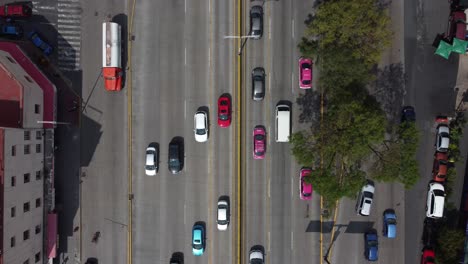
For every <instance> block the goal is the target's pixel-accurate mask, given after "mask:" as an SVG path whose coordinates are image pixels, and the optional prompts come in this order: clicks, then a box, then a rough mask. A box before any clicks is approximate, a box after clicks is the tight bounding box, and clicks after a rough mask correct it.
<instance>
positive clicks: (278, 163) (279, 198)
mask: <svg viewBox="0 0 468 264" xmlns="http://www.w3.org/2000/svg"><path fill="white" fill-rule="evenodd" d="M273 142H274V141H273ZM271 150H272V151H271V156H272V157H271V172H272V174H271V183H270V184H271V186H270V188H271V199H270V208H271V212H270V214H269V215H268V217H269V218H270V222H271V227H270V232H271V239H270V240H271V248H269V258H270V263H272V264H274V263H291V260H292V257H293V256H292V250H293V248H294V243H293V241H294V229H293V226H292V222H293V220H292V212H291V211H292V209H291V202H292V200H293V197H292V196H293V190H292V187H293V184H292V181H291V180H292V179H291V175H292V170H293V169H292V157H291V156H290V152H289V144H288V143H276V142H274V143H273V146H272V147H271ZM301 243H302V242H301Z"/></svg>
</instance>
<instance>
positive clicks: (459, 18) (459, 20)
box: [445, 10, 466, 41]
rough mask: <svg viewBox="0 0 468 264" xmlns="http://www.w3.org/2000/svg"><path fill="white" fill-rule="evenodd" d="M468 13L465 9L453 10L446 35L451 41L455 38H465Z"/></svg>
mask: <svg viewBox="0 0 468 264" xmlns="http://www.w3.org/2000/svg"><path fill="white" fill-rule="evenodd" d="M465 23H466V14H465V12H464V11H463V10H452V11H451V13H450V15H449V18H448V27H447V32H446V33H445V37H446V38H447V39H448V40H449V41H453V38H458V39H462V40H464V39H465V36H466V24H465Z"/></svg>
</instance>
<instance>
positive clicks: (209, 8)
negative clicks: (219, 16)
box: [208, 1, 211, 13]
mask: <svg viewBox="0 0 468 264" xmlns="http://www.w3.org/2000/svg"><path fill="white" fill-rule="evenodd" d="M208 13H211V1H208Z"/></svg>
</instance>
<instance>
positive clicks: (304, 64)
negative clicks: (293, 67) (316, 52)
mask: <svg viewBox="0 0 468 264" xmlns="http://www.w3.org/2000/svg"><path fill="white" fill-rule="evenodd" d="M312 65H313V63H312V60H311V59H308V58H300V59H299V88H301V89H310V88H312Z"/></svg>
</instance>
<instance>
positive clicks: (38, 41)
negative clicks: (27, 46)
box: [28, 31, 54, 56]
mask: <svg viewBox="0 0 468 264" xmlns="http://www.w3.org/2000/svg"><path fill="white" fill-rule="evenodd" d="M28 38H29V39H30V40H31V41H32V43H33V44H34V46H36V47H38V48H39V49H41V50H42V52H43V53H44V55H46V56H49V55H50V54H51V53H52V51H54V49H53V48H52V47H51V46H50V45H49V44H47V43H46V42H45V41H44V39H43V38H42V37H41V36H39V34H38V33H37V32H36V31H32V32H29V34H28Z"/></svg>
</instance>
